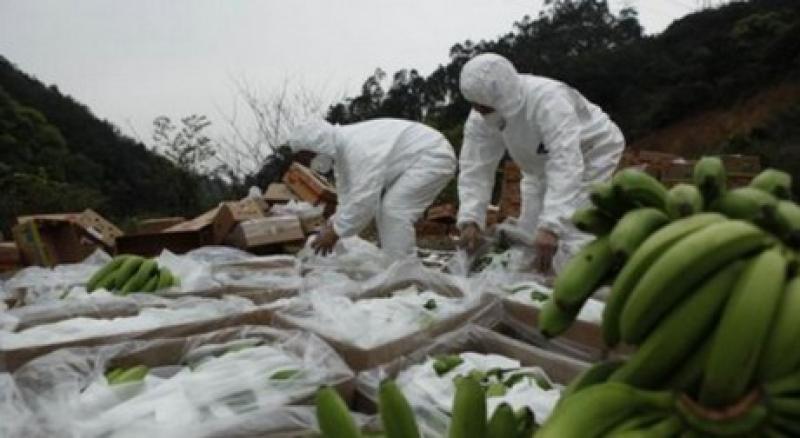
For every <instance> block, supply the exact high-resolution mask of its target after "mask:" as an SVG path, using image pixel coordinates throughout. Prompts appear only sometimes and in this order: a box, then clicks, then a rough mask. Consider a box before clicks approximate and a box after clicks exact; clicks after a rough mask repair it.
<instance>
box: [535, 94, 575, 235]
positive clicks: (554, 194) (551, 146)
mask: <svg viewBox="0 0 800 438" xmlns="http://www.w3.org/2000/svg"><path fill="white" fill-rule="evenodd" d="M544 99H545V102H546V103H545V105H542V106H541V108H540V109H539V110H538V111H537V114H535V115H534V116H535V118H536V121H537V122H538V124H539V126H540V129H541V132H542V139H543V142H544V146H545V147H546V148H547V149H548V151H549V152H548V155H549V156H548V159H547V162H546V164H545V169H544V173H545V179H546V183H545V187H546V192H545V195H544V202H543V206H542V214H541V216H540V218H539V227H540V228H544V229H547V230H549V231H552V232H553V233H555V234H556V235H559V236H562V235H564V234H565V233H566V232H567V226H568V225H569V221H570V218H571V217H572V214H573V213H574V210H575V208H576V207H577V205H576V203H577V201H578V199H580V193H581V190H582V186H583V174H584V163H583V154H582V153H581V136H580V133H581V125H580V122H579V120H578V115H577V114H576V113H575V110H574V108H573V106H572V105H571V104H570V102H569V100H568V98H567V96H566V95H565V94H564V93H563V92H562V90H556V91H554V92H553V93H552V94H551V95H550V96H545V97H544Z"/></svg>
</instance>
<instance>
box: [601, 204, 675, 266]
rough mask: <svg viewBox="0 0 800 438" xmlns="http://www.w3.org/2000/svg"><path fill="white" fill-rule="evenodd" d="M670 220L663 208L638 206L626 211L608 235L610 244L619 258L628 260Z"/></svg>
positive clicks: (612, 250)
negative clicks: (662, 210)
mask: <svg viewBox="0 0 800 438" xmlns="http://www.w3.org/2000/svg"><path fill="white" fill-rule="evenodd" d="M667 222H669V218H668V217H667V216H666V215H665V214H664V213H663V212H661V210H658V209H655V208H652V207H649V208H637V209H636V210H631V211H629V212H628V213H625V216H622V218H621V219H620V220H619V222H617V225H615V226H614V229H613V230H611V234H609V235H608V245H609V246H610V247H611V252H612V253H613V254H614V256H615V257H616V258H617V259H618V260H622V261H624V260H627V259H629V258H630V257H631V255H633V253H634V251H636V249H637V248H639V246H641V244H642V242H644V241H645V240H647V238H648V237H650V235H651V234H653V232H655V231H656V230H658V229H659V228H661V227H662V226H663V225H664V224H666V223H667Z"/></svg>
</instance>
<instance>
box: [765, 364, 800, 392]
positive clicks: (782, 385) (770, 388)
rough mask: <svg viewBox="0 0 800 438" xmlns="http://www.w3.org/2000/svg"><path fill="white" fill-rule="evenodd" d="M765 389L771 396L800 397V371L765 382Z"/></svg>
mask: <svg viewBox="0 0 800 438" xmlns="http://www.w3.org/2000/svg"><path fill="white" fill-rule="evenodd" d="M763 387H764V391H765V392H766V393H767V395H768V396H769V397H770V398H776V397H788V396H798V397H800V371H798V370H795V371H793V372H792V373H791V374H789V375H787V376H784V377H781V378H778V379H775V380H772V381H768V382H766V383H764V385H763Z"/></svg>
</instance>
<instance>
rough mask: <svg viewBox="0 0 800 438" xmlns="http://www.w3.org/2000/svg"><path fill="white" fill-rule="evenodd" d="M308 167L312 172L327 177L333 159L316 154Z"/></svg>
mask: <svg viewBox="0 0 800 438" xmlns="http://www.w3.org/2000/svg"><path fill="white" fill-rule="evenodd" d="M310 165H311V169H312V170H313V171H314V172H317V173H321V174H323V175H327V174H328V173H330V171H331V169H332V168H333V157H331V156H330V155H324V154H318V155H317V156H316V157H314V158H313V159H312V160H311V163H310Z"/></svg>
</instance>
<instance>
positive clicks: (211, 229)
mask: <svg viewBox="0 0 800 438" xmlns="http://www.w3.org/2000/svg"><path fill="white" fill-rule="evenodd" d="M234 225H235V219H234V214H233V212H232V211H231V209H230V207H229V206H228V205H226V204H223V205H221V206H219V207H216V208H214V209H212V210H209V211H207V212H205V213H203V214H202V215H200V216H198V217H196V218H194V219H192V220H189V221H185V222H181V223H180V224H177V225H173V226H171V227H169V228H166V229H164V230H163V231H161V232H157V233H140V234H129V235H126V236H121V237H119V238H118V239H117V253H118V254H138V255H141V256H146V257H153V256H157V255H159V254H160V253H161V252H162V251H163V250H165V249H167V250H169V251H172V252H174V253H177V254H182V253H185V252H187V251H191V250H193V249H195V248H199V247H201V246H207V245H219V244H221V243H222V242H223V240H224V239H225V237H227V235H228V233H229V232H230V230H231V229H232V228H233V226H234Z"/></svg>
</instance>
